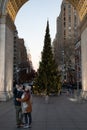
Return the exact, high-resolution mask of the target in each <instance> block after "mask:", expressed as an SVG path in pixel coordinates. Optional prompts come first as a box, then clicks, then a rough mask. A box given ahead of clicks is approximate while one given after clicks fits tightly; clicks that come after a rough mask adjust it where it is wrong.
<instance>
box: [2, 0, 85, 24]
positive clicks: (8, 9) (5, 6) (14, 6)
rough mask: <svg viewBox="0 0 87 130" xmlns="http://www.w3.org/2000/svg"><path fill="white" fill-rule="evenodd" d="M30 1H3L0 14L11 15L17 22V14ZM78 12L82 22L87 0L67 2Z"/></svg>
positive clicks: (70, 0)
mask: <svg viewBox="0 0 87 130" xmlns="http://www.w3.org/2000/svg"><path fill="white" fill-rule="evenodd" d="M27 1H29V0H1V2H0V12H1V14H6V13H8V14H10V16H11V18H12V19H13V21H14V20H15V17H16V14H17V12H18V11H19V9H20V8H21V7H22V6H23V5H24V4H25V3H26V2H27ZM67 1H69V2H70V3H71V4H72V5H73V6H74V7H75V8H76V10H77V12H78V15H79V17H80V20H81V21H82V19H83V18H84V16H85V15H86V13H87V1H86V0H67Z"/></svg>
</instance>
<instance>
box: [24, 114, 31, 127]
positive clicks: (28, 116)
mask: <svg viewBox="0 0 87 130" xmlns="http://www.w3.org/2000/svg"><path fill="white" fill-rule="evenodd" d="M24 115H25V123H26V124H28V123H29V125H30V124H31V123H32V116H31V112H29V113H24Z"/></svg>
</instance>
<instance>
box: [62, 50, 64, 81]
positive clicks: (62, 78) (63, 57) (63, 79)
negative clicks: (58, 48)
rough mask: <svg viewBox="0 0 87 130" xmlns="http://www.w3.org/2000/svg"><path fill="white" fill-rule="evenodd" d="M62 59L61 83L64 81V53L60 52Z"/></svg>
mask: <svg viewBox="0 0 87 130" xmlns="http://www.w3.org/2000/svg"><path fill="white" fill-rule="evenodd" d="M62 57H63V64H62V73H63V76H62V82H63V81H64V51H62Z"/></svg>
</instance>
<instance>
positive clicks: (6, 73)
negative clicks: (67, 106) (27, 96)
mask: <svg viewBox="0 0 87 130" xmlns="http://www.w3.org/2000/svg"><path fill="white" fill-rule="evenodd" d="M27 1H29V0H0V85H1V87H0V101H1V100H3V101H6V100H8V99H9V98H11V96H12V84H13V83H12V80H13V72H12V70H13V64H12V61H13V44H14V31H15V29H16V27H15V25H14V21H15V17H16V15H17V13H18V11H19V9H20V8H21V7H22V6H23V5H24V4H25V3H26V2H27ZM67 1H69V2H70V3H71V4H72V5H73V6H74V7H75V8H76V10H77V11H78V14H79V17H80V20H81V21H82V22H81V26H80V29H81V48H82V87H83V92H84V93H83V94H84V96H85V97H86V98H87V69H86V68H87V66H86V65H87V0H67ZM9 16H10V17H9ZM7 43H8V44H7ZM10 53H11V54H10ZM8 57H9V59H8Z"/></svg>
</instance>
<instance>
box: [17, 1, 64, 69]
mask: <svg viewBox="0 0 87 130" xmlns="http://www.w3.org/2000/svg"><path fill="white" fill-rule="evenodd" d="M61 3H62V0H29V1H28V2H27V3H25V4H24V5H23V6H22V7H21V9H20V10H19V12H18V14H17V16H16V19H15V25H16V27H17V30H18V36H19V38H24V41H25V46H26V48H27V50H28V52H30V54H31V60H32V63H33V67H34V69H35V70H37V69H38V67H39V66H38V65H39V61H40V57H41V51H42V50H43V45H44V36H45V30H46V24H47V20H49V28H50V36H51V41H53V39H54V38H55V34H56V19H57V17H58V16H59V13H60V8H61Z"/></svg>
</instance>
